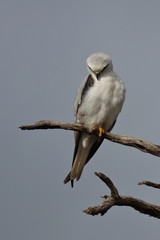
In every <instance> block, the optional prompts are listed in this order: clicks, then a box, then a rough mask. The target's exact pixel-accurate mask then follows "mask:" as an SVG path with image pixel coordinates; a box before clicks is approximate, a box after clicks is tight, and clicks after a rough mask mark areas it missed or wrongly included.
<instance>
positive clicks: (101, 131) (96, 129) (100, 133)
mask: <svg viewBox="0 0 160 240" xmlns="http://www.w3.org/2000/svg"><path fill="white" fill-rule="evenodd" d="M92 130H93V131H98V136H99V137H102V135H103V133H105V130H104V129H103V128H102V127H94V128H92Z"/></svg>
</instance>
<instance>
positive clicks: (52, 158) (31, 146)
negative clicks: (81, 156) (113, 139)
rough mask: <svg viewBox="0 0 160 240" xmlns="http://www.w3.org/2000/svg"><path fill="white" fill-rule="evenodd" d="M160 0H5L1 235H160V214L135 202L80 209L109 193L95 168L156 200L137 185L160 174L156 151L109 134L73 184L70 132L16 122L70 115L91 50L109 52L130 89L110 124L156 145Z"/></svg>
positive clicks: (1, 12)
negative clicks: (91, 211) (99, 211)
mask: <svg viewBox="0 0 160 240" xmlns="http://www.w3.org/2000/svg"><path fill="white" fill-rule="evenodd" d="M159 9H160V2H159V1H158V0H157V1H156V0H153V1H149V0H147V1H146V0H141V1H137V0H135V1H128V0H107V1H105V0H99V1H95V0H92V1H91V0H90V1H89V0H85V1H84V0H83V1H73V0H72V1H71V0H68V1H64V0H63V1H58V0H53V1H49V0H45V1H42V0H39V1H38V0H35V1H34V0H32V1H31V0H27V1H23V0H19V1H18V0H15V1H12V0H1V1H0V35H1V38H0V52H1V54H0V74H1V79H0V103H1V104H0V108H1V124H0V128H1V129H0V132H1V138H0V146H1V151H0V199H1V200H0V213H1V214H0V239H3V240H10V239H12V240H22V239H23V240H36V239H37V240H44V239H47V240H51V239H56V240H61V239H65V240H68V239H69V240H71V239H76V240H80V239H88V240H91V239H92V240H93V239H100V240H101V239H104V238H106V237H107V239H111V240H112V239H113V240H114V239H117V238H118V239H130V240H135V239H141V240H144V239H145V240H147V239H151V238H152V239H158V237H159V236H160V231H159V221H158V220H157V219H154V218H150V217H148V216H145V215H141V214H139V213H137V212H135V211H133V210H132V209H130V208H127V207H114V208H113V209H111V210H110V211H109V212H108V214H107V215H105V216H103V217H100V216H97V217H91V216H87V215H85V214H84V213H82V210H83V209H85V208H86V207H88V206H92V205H95V204H98V203H100V201H101V199H100V196H101V195H103V194H106V193H108V190H107V189H106V187H105V185H104V184H103V183H102V182H100V181H99V179H97V177H96V176H94V174H93V173H94V172H95V171H102V172H104V173H105V174H106V175H108V176H109V177H110V178H111V179H112V180H113V181H114V183H115V184H116V186H117V187H118V189H119V192H120V194H126V195H132V196H135V197H138V198H141V199H143V200H145V201H149V202H151V203H154V204H159V203H160V201H159V199H160V192H159V191H158V190H156V189H151V188H147V187H145V186H138V185H137V183H138V181H141V180H151V181H154V182H159V180H160V179H159V169H160V161H159V158H157V157H154V156H151V155H148V154H144V153H141V152H139V151H138V150H136V149H131V148H129V147H124V146H121V145H118V144H114V143H110V142H108V141H105V142H104V143H103V145H102V147H101V148H100V149H99V151H98V152H97V153H96V155H95V156H94V157H93V159H92V161H90V162H89V164H88V165H87V166H86V167H85V170H84V172H83V175H82V178H81V179H80V181H79V182H78V183H75V187H74V189H71V187H70V185H69V184H68V185H64V184H63V179H64V177H65V176H66V174H67V173H68V171H69V170H70V166H71V162H72V154H73V146H74V145H73V133H72V132H69V131H62V130H53V131H52V130H48V131H31V132H30V131H28V132H27V131H24V132H23V131H20V130H19V129H18V126H19V125H22V124H31V123H33V122H35V121H38V120H43V119H50V120H51V119H53V120H59V121H65V122H73V104H74V99H75V93H76V90H77V88H78V87H79V84H80V82H81V81H82V80H83V78H84V77H85V76H86V74H87V70H86V67H85V61H86V58H87V57H88V56H89V55H90V54H91V53H93V52H97V51H103V52H105V53H107V54H109V55H110V56H111V58H112V61H113V66H114V70H115V71H116V72H117V73H118V74H119V75H120V76H121V78H122V79H123V81H124V82H125V85H126V89H127V95H126V101H125V104H124V107H123V111H122V113H121V114H120V115H119V118H118V121H117V123H116V126H115V128H114V129H113V132H115V133H119V134H126V135H132V136H135V137H139V138H143V139H146V140H149V141H152V142H154V143H157V144H160V128H159V122H160V107H159V102H160V94H159V91H160V80H159V78H160V74H159V63H160V60H159V56H160V28H159V22H160V14H159Z"/></svg>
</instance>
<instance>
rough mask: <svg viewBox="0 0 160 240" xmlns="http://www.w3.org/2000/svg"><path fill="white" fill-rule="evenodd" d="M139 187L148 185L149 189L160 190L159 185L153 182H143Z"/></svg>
mask: <svg viewBox="0 0 160 240" xmlns="http://www.w3.org/2000/svg"><path fill="white" fill-rule="evenodd" d="M138 185H147V186H149V187H154V188H160V184H159V183H153V182H150V181H142V182H139V183H138Z"/></svg>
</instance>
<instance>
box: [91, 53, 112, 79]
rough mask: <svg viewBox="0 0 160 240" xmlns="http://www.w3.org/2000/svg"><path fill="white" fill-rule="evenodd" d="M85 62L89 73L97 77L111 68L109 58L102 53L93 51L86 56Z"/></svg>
mask: <svg viewBox="0 0 160 240" xmlns="http://www.w3.org/2000/svg"><path fill="white" fill-rule="evenodd" d="M86 64H87V69H88V71H89V73H90V74H91V75H92V76H93V75H95V76H96V78H97V79H98V77H99V76H100V75H101V74H102V73H107V72H110V71H112V70H113V65H112V60H111V58H110V57H109V56H108V55H106V54H104V53H93V54H92V55H90V56H89V57H88V58H87V61H86Z"/></svg>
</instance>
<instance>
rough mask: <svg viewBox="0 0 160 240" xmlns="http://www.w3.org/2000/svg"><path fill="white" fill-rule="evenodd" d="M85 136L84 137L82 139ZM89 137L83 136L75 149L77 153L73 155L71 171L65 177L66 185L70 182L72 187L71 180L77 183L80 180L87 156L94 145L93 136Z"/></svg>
mask: <svg viewBox="0 0 160 240" xmlns="http://www.w3.org/2000/svg"><path fill="white" fill-rule="evenodd" d="M84 136H85V137H84ZM90 136H91V135H88V136H86V135H83V137H82V138H81V139H80V141H79V144H78V145H79V146H78V148H77V153H76V155H75V158H74V161H73V165H72V169H71V171H70V173H69V174H68V175H67V177H66V178H65V179H64V183H67V182H69V181H70V180H71V186H72V187H73V180H74V179H76V180H77V181H78V180H79V179H80V177H81V174H82V171H83V168H84V166H85V164H86V162H87V159H88V155H89V153H90V149H91V147H92V145H93V143H94V141H93V139H94V138H93V136H92V138H91V137H90Z"/></svg>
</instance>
